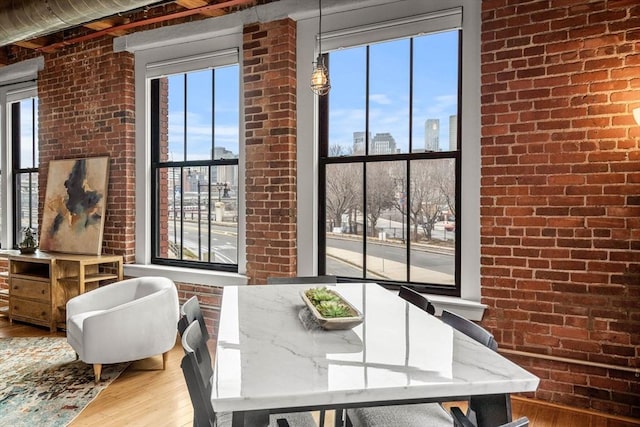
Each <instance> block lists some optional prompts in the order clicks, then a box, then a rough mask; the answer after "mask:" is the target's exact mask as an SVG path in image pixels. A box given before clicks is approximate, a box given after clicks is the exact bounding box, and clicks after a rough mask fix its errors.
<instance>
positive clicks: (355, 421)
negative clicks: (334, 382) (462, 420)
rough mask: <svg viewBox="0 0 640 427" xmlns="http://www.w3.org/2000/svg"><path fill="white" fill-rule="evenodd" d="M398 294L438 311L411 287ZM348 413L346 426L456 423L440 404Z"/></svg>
mask: <svg viewBox="0 0 640 427" xmlns="http://www.w3.org/2000/svg"><path fill="white" fill-rule="evenodd" d="M398 296H400V297H401V298H402V299H404V300H405V301H407V302H409V303H410V304H413V305H415V306H416V307H418V308H419V309H421V310H422V311H426V312H427V313H429V314H431V315H433V314H434V313H435V312H436V309H435V307H434V306H433V304H431V301H429V299H428V298H427V297H425V296H424V295H422V294H421V293H419V292H416V291H414V290H413V289H411V288H408V287H406V286H401V287H400V291H399V292H398ZM346 414H347V416H346V420H347V425H352V426H354V427H364V426H368V427H383V426H391V425H398V426H403V427H404V426H406V427H411V426H416V427H418V426H423V427H439V426H449V427H451V426H453V419H452V418H451V416H450V415H449V414H448V413H447V411H446V410H445V409H444V408H443V407H442V406H440V404H439V403H418V404H411V405H398V406H374V407H365V408H354V409H347V411H346Z"/></svg>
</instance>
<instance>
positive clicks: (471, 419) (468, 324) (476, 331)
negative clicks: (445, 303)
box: [441, 310, 529, 427]
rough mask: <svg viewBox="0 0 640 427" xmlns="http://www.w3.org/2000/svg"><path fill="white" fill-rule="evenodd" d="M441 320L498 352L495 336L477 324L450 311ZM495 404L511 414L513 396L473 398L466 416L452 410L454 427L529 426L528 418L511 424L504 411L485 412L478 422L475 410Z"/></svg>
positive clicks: (455, 409) (456, 409)
mask: <svg viewBox="0 0 640 427" xmlns="http://www.w3.org/2000/svg"><path fill="white" fill-rule="evenodd" d="M441 319H442V321H443V322H444V323H446V324H447V325H449V326H451V327H452V328H454V329H456V330H458V331H460V332H462V333H463V334H465V335H466V336H468V337H469V338H471V339H473V340H475V341H478V342H479V343H480V344H482V345H484V346H485V347H488V348H490V349H491V350H493V351H498V342H497V341H496V340H495V338H494V337H493V334H492V333H491V332H489V331H487V330H486V329H484V328H483V327H482V326H480V325H478V324H477V323H474V322H472V321H471V320H469V319H467V318H465V317H462V316H460V315H458V314H456V313H453V312H450V311H448V310H442V317H441ZM493 404H496V406H499V407H506V408H507V412H508V414H511V396H510V395H509V394H500V395H492V396H491V397H486V396H477V397H476V396H472V397H471V398H470V399H469V409H468V410H467V413H466V414H464V413H463V412H462V410H461V409H460V408H457V407H453V408H451V415H452V416H453V419H454V425H455V426H456V427H476V426H477V425H479V424H481V425H500V427H523V426H528V425H529V420H528V419H527V417H522V418H519V419H517V420H515V421H511V422H509V420H508V419H505V418H504V417H505V414H504V412H503V411H491V410H485V411H483V413H484V414H485V416H486V417H487V419H482V420H478V419H477V415H476V413H475V411H474V410H473V408H477V407H480V406H482V407H485V408H491V407H492V406H493Z"/></svg>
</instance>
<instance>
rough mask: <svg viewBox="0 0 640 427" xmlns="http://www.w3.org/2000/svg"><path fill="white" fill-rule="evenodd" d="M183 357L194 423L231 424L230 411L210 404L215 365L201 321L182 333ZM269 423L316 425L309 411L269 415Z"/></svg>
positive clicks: (223, 426) (198, 425) (228, 426)
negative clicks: (222, 410) (215, 408)
mask: <svg viewBox="0 0 640 427" xmlns="http://www.w3.org/2000/svg"><path fill="white" fill-rule="evenodd" d="M182 348H183V349H184V357H183V358H182V362H181V364H180V366H181V368H182V372H183V374H184V378H185V382H186V383H187V389H188V391H189V397H190V399H191V404H192V405H193V413H194V414H193V425H194V427H203V426H208V427H214V426H215V427H231V424H232V414H231V413H230V412H223V413H216V412H215V411H214V409H213V406H212V405H211V387H212V385H211V377H212V375H213V368H212V366H211V363H210V360H211V355H210V353H209V348H208V347H207V340H206V338H205V337H204V336H203V335H202V328H201V327H200V324H199V321H198V320H194V321H193V322H191V323H190V324H189V325H188V326H187V328H186V329H185V330H184V333H183V334H182ZM269 426H270V427H275V426H278V427H283V426H292V427H311V426H313V427H315V426H316V424H315V421H314V420H313V417H312V416H311V414H310V413H309V412H300V413H290V414H277V415H271V416H270V417H269Z"/></svg>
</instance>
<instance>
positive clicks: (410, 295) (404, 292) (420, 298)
mask: <svg viewBox="0 0 640 427" xmlns="http://www.w3.org/2000/svg"><path fill="white" fill-rule="evenodd" d="M398 296H399V297H400V298H402V299H403V300H405V301H408V302H410V303H411V304H413V305H415V306H416V307H418V308H419V309H421V310H422V311H426V312H427V313H429V314H431V315H434V314H435V313H436V308H435V307H434V305H433V304H432V303H431V301H429V298H427V297H425V296H424V295H423V294H421V293H420V292H417V291H415V290H413V289H411V288H409V287H407V286H400V291H399V292H398Z"/></svg>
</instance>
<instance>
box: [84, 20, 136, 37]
mask: <svg viewBox="0 0 640 427" xmlns="http://www.w3.org/2000/svg"><path fill="white" fill-rule="evenodd" d="M129 22H131V20H130V19H129V18H125V17H124V16H113V17H110V18H107V19H101V20H99V21H94V22H90V23H88V24H84V25H83V26H84V27H85V28H89V29H90V30H94V31H103V30H108V29H109V28H113V27H119V26H120V25H124V24H128V23H129ZM106 33H107V34H109V35H112V36H123V35H125V34H127V31H126V30H119V29H115V30H113V31H107V32H106Z"/></svg>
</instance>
